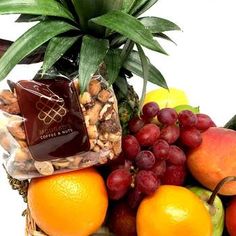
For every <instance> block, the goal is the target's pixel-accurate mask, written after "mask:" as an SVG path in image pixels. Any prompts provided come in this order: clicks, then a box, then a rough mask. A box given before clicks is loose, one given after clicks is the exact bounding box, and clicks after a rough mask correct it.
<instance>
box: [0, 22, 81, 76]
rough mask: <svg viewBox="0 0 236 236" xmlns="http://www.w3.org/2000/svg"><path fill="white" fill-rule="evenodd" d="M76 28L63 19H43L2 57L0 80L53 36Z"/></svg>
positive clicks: (0, 61) (0, 60)
mask: <svg viewBox="0 0 236 236" xmlns="http://www.w3.org/2000/svg"><path fill="white" fill-rule="evenodd" d="M75 29H76V28H75V27H74V26H72V25H70V24H68V23H66V22H63V21H56V20H54V21H43V22H40V23H38V24H37V25H35V26H33V27H32V28H31V29H29V30H28V31H27V32H26V33H24V34H23V35H22V36H21V37H20V38H18V39H17V40H16V41H15V42H14V43H13V44H12V45H11V47H10V48H9V49H8V50H7V52H6V53H5V54H4V55H3V57H2V58H1V59H0V80H2V79H4V78H5V77H6V76H7V74H8V73H9V72H10V71H11V70H12V69H13V67H14V66H15V65H16V64H17V63H19V62H20V61H21V60H22V59H23V58H25V57H26V56H27V55H29V54H30V53H32V52H33V51H34V50H35V49H37V48H39V47H40V46H41V45H42V44H44V43H45V42H47V41H48V40H50V39H51V38H53V37H55V36H57V35H59V34H61V33H64V32H67V31H69V30H75Z"/></svg>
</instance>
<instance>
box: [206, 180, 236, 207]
mask: <svg viewBox="0 0 236 236" xmlns="http://www.w3.org/2000/svg"><path fill="white" fill-rule="evenodd" d="M231 181H236V176H228V177H225V178H224V179H222V180H221V181H220V182H219V183H218V184H217V185H216V187H215V189H214V190H213V192H212V194H211V196H210V198H209V200H208V201H207V203H208V204H209V205H213V204H214V201H215V197H216V195H217V194H218V192H219V191H220V189H221V188H222V187H223V185H225V184H226V183H228V182H231Z"/></svg>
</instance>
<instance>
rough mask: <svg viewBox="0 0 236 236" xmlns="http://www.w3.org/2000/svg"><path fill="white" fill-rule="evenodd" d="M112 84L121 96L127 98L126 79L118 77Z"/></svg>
mask: <svg viewBox="0 0 236 236" xmlns="http://www.w3.org/2000/svg"><path fill="white" fill-rule="evenodd" d="M114 84H115V86H116V87H117V88H119V91H120V92H121V93H122V95H123V96H127V94H128V83H127V80H126V78H123V77H121V76H118V77H117V79H116V81H115V83H114Z"/></svg>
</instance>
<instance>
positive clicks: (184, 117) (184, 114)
mask: <svg viewBox="0 0 236 236" xmlns="http://www.w3.org/2000/svg"><path fill="white" fill-rule="evenodd" d="M178 119H179V123H180V125H181V126H182V127H193V126H195V125H196V124H197V116H196V115H195V114H194V113H193V112H192V111H189V110H183V111H181V112H180V113H179V116H178Z"/></svg>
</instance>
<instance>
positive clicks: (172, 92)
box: [144, 88, 189, 108]
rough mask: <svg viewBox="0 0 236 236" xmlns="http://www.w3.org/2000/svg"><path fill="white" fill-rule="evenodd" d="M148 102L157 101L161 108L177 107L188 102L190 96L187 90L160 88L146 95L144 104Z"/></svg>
mask: <svg viewBox="0 0 236 236" xmlns="http://www.w3.org/2000/svg"><path fill="white" fill-rule="evenodd" d="M148 102H156V103H158V105H159V106H160V108H164V107H171V108H174V107H177V106H179V105H183V104H186V105H187V104H188V103H189V101H188V98H187V95H186V94H185V92H184V91H183V90H181V89H177V88H169V90H167V89H164V88H159V89H155V90H152V91H150V92H148V93H147V94H146V96H145V100H144V104H146V103H148Z"/></svg>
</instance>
